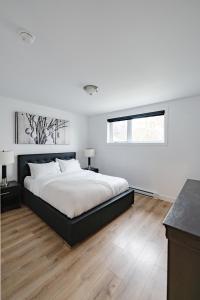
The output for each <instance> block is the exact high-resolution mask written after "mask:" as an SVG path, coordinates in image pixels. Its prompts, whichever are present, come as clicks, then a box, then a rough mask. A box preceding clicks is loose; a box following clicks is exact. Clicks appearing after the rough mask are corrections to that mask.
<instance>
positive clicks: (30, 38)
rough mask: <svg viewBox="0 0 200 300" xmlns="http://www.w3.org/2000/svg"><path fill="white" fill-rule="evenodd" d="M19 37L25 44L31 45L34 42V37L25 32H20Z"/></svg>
mask: <svg viewBox="0 0 200 300" xmlns="http://www.w3.org/2000/svg"><path fill="white" fill-rule="evenodd" d="M19 36H20V38H21V40H22V41H23V42H24V43H26V44H33V43H34V41H35V36H34V35H33V34H32V33H30V32H27V31H20V32H19Z"/></svg>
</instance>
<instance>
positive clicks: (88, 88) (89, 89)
mask: <svg viewBox="0 0 200 300" xmlns="http://www.w3.org/2000/svg"><path fill="white" fill-rule="evenodd" d="M83 89H84V90H85V91H86V93H88V94H89V95H94V94H96V93H97V92H98V90H99V88H98V86H96V85H93V84H89V85H85V86H84V87H83Z"/></svg>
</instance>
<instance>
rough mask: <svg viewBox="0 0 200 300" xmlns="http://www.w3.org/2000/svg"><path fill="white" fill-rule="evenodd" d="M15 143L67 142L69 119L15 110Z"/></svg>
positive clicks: (58, 143) (42, 143) (54, 143)
mask: <svg viewBox="0 0 200 300" xmlns="http://www.w3.org/2000/svg"><path fill="white" fill-rule="evenodd" d="M15 143H16V144H38V145H66V144H69V121H67V120H60V119H56V118H50V117H43V116H39V115H35V114H30V113H24V112H16V113H15Z"/></svg>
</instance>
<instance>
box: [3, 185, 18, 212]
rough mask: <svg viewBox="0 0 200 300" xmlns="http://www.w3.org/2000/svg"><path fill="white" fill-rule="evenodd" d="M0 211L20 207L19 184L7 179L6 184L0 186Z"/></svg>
mask: <svg viewBox="0 0 200 300" xmlns="http://www.w3.org/2000/svg"><path fill="white" fill-rule="evenodd" d="M0 199H1V212H5V211H8V210H11V209H14V208H18V207H20V184H19V183H17V182H16V181H9V182H8V185H7V186H5V187H1V188H0Z"/></svg>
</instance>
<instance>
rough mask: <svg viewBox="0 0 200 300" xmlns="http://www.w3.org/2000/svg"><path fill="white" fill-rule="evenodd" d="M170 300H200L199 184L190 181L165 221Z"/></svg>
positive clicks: (198, 182) (168, 294)
mask: <svg viewBox="0 0 200 300" xmlns="http://www.w3.org/2000/svg"><path fill="white" fill-rule="evenodd" d="M164 225H165V227H166V236H167V239H168V267H167V268H168V270H167V272H168V274H167V281H168V282H167V300H200V181H199V180H191V179H188V180H187V181H186V183H185V185H184V186H183V188H182V190H181V192H180V194H179V196H178V198H177V200H176V201H175V203H174V205H173V206H172V208H171V209H170V211H169V213H168V215H167V217H166V218H165V220H164Z"/></svg>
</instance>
